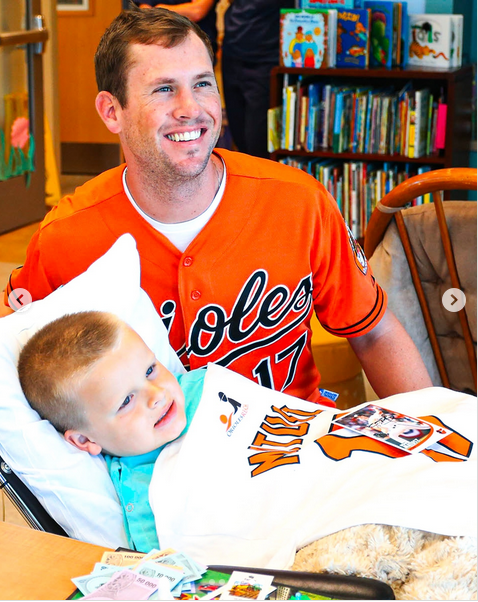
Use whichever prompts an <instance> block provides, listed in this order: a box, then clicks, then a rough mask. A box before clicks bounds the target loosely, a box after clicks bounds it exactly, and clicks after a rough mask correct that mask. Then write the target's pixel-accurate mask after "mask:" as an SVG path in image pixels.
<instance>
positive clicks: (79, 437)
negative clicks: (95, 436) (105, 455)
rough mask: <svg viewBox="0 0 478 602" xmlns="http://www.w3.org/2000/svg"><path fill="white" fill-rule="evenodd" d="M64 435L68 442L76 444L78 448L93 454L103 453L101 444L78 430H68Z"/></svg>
mask: <svg viewBox="0 0 478 602" xmlns="http://www.w3.org/2000/svg"><path fill="white" fill-rule="evenodd" d="M64 437H65V441H68V443H71V444H72V445H74V446H75V447H77V448H78V449H81V450H82V451H86V452H88V453H89V454H91V455H92V456H97V455H98V454H100V453H101V449H102V448H101V445H98V444H97V443H95V442H94V441H91V439H88V437H86V435H83V434H82V433H80V432H78V431H73V430H71V429H70V430H68V431H66V433H65V434H64Z"/></svg>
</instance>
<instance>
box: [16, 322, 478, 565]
mask: <svg viewBox="0 0 478 602" xmlns="http://www.w3.org/2000/svg"><path fill="white" fill-rule="evenodd" d="M18 370H19V377H20V382H21V385H22V388H23V390H24V392H25V396H26V397H27V399H28V400H29V401H30V403H31V405H32V406H33V408H35V409H36V410H37V411H38V412H39V413H40V415H41V416H43V417H44V418H47V419H48V420H50V422H52V423H53V424H54V426H55V427H56V428H57V429H58V430H59V431H60V432H62V433H64V436H65V438H66V440H67V441H69V442H70V443H71V444H72V445H75V446H76V447H78V448H79V449H81V450H84V451H87V452H89V453H91V454H99V453H100V452H104V453H105V454H106V460H107V464H108V467H109V471H110V475H111V478H112V480H113V483H114V485H115V488H116V491H117V493H118V496H119V499H120V503H121V506H122V508H123V515H124V522H125V528H126V533H127V535H128V538H129V545H130V546H131V547H134V548H136V549H138V550H141V551H148V550H150V549H151V548H153V547H159V542H158V535H157V533H159V534H160V536H159V537H160V539H161V542H160V543H161V546H162V547H173V548H175V549H179V550H183V551H184V552H186V553H188V554H190V555H191V556H193V557H194V558H195V559H196V560H197V561H199V562H203V563H204V564H221V563H222V564H232V565H246V566H257V567H260V566H275V567H287V566H290V565H291V564H292V561H293V557H294V555H295V552H296V550H297V549H299V548H301V547H303V546H304V545H306V544H307V543H310V542H311V541H314V540H315V539H319V538H320V537H323V536H325V535H328V534H330V533H333V532H336V531H339V530H341V529H344V528H347V527H350V526H354V525H357V524H366V523H378V524H389V525H398V526H404V527H409V528H410V527H412V528H416V529H421V530H425V531H430V532H433V533H441V534H445V535H472V534H474V533H475V532H476V530H475V522H474V521H476V472H475V468H476V453H475V452H474V451H473V448H474V441H475V440H476V434H475V433H474V432H472V429H471V430H470V428H469V426H468V423H469V422H470V416H471V414H470V410H471V409H472V408H471V406H470V404H469V402H468V400H467V401H466V403H465V402H460V403H456V404H455V402H452V403H449V400H448V397H447V396H446V395H445V400H444V401H443V403H439V402H438V401H437V400H436V399H435V398H436V396H437V394H436V393H434V392H432V397H433V404H431V406H430V404H429V402H427V400H425V399H424V400H419V399H418V397H414V399H413V401H412V400H409V401H408V402H406V403H405V407H404V408H403V409H404V413H409V412H410V409H411V408H415V411H418V412H420V413H421V412H426V413H425V414H424V415H422V416H421V417H422V418H425V419H426V418H427V416H428V418H429V419H430V420H432V421H435V424H437V425H440V424H441V425H446V426H447V428H450V429H452V430H451V434H450V435H449V436H448V437H447V438H446V439H443V444H442V445H435V446H433V447H432V448H430V449H427V450H424V452H423V453H422V452H420V453H417V454H407V453H406V452H404V451H402V450H396V449H395V448H393V447H391V446H388V445H386V444H385V443H383V442H381V441H375V440H373V439H369V438H367V437H363V436H361V435H360V434H359V435H354V434H350V432H348V431H347V429H343V428H340V427H338V426H337V425H334V424H332V423H331V420H332V419H333V418H334V416H336V413H335V412H334V411H333V410H332V411H331V410H330V409H328V408H326V407H325V406H321V405H317V404H312V403H310V402H307V401H303V400H300V399H298V398H294V397H292V396H288V395H281V394H280V393H278V392H276V391H270V390H268V389H266V388H258V387H257V385H255V384H253V383H251V382H250V381H249V380H248V379H245V378H244V377H242V376H239V375H237V374H235V373H234V372H232V371H228V370H226V369H224V368H222V367H220V366H217V365H214V364H212V365H211V366H210V367H209V369H208V378H207V379H205V372H204V371H203V370H193V371H191V372H189V373H187V374H185V375H182V376H179V377H177V378H176V377H175V376H174V375H172V374H171V373H170V372H169V371H168V370H167V369H166V368H165V367H164V366H162V365H161V364H159V363H158V362H157V361H156V359H155V357H154V354H153V353H152V352H151V350H150V349H149V348H148V347H147V346H146V344H145V343H144V341H143V340H142V339H141V338H140V337H139V336H138V335H137V334H136V333H135V332H134V331H133V330H132V329H131V328H129V327H128V326H127V325H126V324H124V323H123V322H121V321H120V320H119V319H118V318H116V317H115V316H112V315H111V314H105V313H101V312H85V313H79V314H73V315H70V316H65V317H63V318H60V319H59V320H56V321H55V322H52V323H50V324H49V325H47V326H45V327H44V328H43V329H41V330H40V331H39V332H38V333H36V334H35V335H34V336H33V337H32V338H31V339H30V341H29V342H28V343H27V344H26V345H25V347H24V349H23V350H22V352H21V355H20V359H19V364H18ZM209 375H211V378H209ZM239 381H240V383H239ZM200 399H201V404H200V405H199V400H200ZM252 399H253V402H251V400H252ZM389 401H390V402H391V403H392V405H393V406H394V407H392V408H389V409H391V410H392V411H393V410H396V411H399V412H401V411H402V410H401V408H400V407H399V406H400V404H398V405H395V404H394V402H393V400H392V399H390V400H389ZM431 407H433V412H434V415H433V416H431V415H430V414H429V413H428V412H429V411H430V408H431ZM472 407H473V409H475V407H476V404H474V403H473V405H472ZM405 408H406V409H405ZM406 410H408V412H407V411H406ZM435 410H436V411H437V413H436V414H435ZM440 412H443V413H442V414H441V413H440ZM339 413H340V412H339ZM194 414H195V418H194V422H193V423H192V424H191V421H192V417H193V415H194ZM440 416H441V418H440ZM437 420H438V422H436V421H437ZM441 420H445V423H443V422H441ZM189 427H190V428H189ZM455 428H459V429H460V430H462V429H463V430H464V431H465V432H466V431H467V430H470V434H471V436H472V439H470V438H469V437H466V436H463V435H462V434H460V432H459V431H458V430H455ZM187 429H189V432H188V436H187V437H185V438H184V439H182V440H181V441H179V440H178V438H179V437H180V436H181V434H183V433H184V432H185V431H186V430H187ZM169 442H171V444H170V445H168V447H167V449H164V453H161V454H160V452H161V451H162V450H163V447H164V446H165V444H166V443H169ZM472 451H473V453H472ZM158 456H159V457H158ZM153 468H154V472H153ZM211 475H215V476H216V480H217V487H216V489H214V488H213V489H212V490H208V489H207V487H208V486H209V484H210V476H211ZM206 478H207V479H206ZM205 479H206V480H205ZM185 485H187V488H188V489H187V491H191V492H194V494H192V495H187V491H186V490H185ZM150 504H151V505H150ZM457 508H459V511H458V512H457V511H456V510H457ZM153 510H154V514H153ZM247 562H249V563H250V564H247Z"/></svg>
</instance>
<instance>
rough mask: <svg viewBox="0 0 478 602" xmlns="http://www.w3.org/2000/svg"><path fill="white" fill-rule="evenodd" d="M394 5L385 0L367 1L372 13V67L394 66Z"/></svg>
mask: <svg viewBox="0 0 478 602" xmlns="http://www.w3.org/2000/svg"><path fill="white" fill-rule="evenodd" d="M393 5H394V2H387V1H385V0H383V1H380V0H366V1H365V3H364V7H365V8H370V9H371V11H372V21H371V25H370V67H387V68H388V67H391V66H392V64H393Z"/></svg>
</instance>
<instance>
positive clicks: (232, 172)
mask: <svg viewBox="0 0 478 602" xmlns="http://www.w3.org/2000/svg"><path fill="white" fill-rule="evenodd" d="M213 58H214V57H213V53H212V49H211V46H210V43H209V40H208V38H207V36H206V35H205V34H204V33H203V32H202V30H201V29H200V28H199V27H198V26H197V25H195V24H194V23H192V22H191V21H189V20H188V19H187V18H185V17H182V16H180V15H178V14H176V13H174V12H172V11H169V10H166V9H155V10H151V11H144V10H141V9H136V10H134V9H132V10H128V11H123V12H122V13H121V14H120V15H118V17H116V19H115V20H114V21H113V23H112V24H111V25H110V26H109V27H108V29H107V30H106V32H105V34H104V35H103V37H102V39H101V41H100V44H99V46H98V50H97V53H96V56H95V67H96V77H97V83H98V89H99V93H98V96H97V99H96V107H97V110H98V113H99V115H100V116H101V118H102V120H103V121H104V123H105V125H106V127H107V128H108V129H109V130H110V131H111V132H113V133H115V134H118V136H119V139H120V141H121V145H122V148H123V152H124V157H125V160H126V165H121V166H119V167H117V168H114V169H112V170H110V171H107V172H105V173H103V174H101V175H100V176H98V177H96V178H94V179H93V180H91V181H90V182H88V183H86V184H85V185H84V186H82V187H81V188H78V189H77V190H76V191H75V193H74V194H73V195H72V196H68V197H66V198H64V199H62V201H61V202H60V204H59V205H58V207H56V208H55V209H53V210H52V211H51V212H50V213H49V214H48V215H47V217H46V218H45V220H44V221H43V223H42V224H41V226H40V228H39V230H38V232H37V233H36V234H35V235H34V237H33V238H32V241H31V243H30V245H29V248H28V254H27V260H26V262H25V265H24V266H23V267H22V268H20V269H18V270H15V271H14V272H13V274H12V276H11V278H10V281H9V284H8V287H7V289H6V297H5V298H6V299H7V295H8V294H9V293H10V291H11V290H12V289H15V288H23V289H26V290H28V291H29V292H30V293H31V295H32V297H33V299H34V300H35V299H40V298H43V297H45V296H46V295H48V294H49V293H50V292H52V291H53V290H55V289H56V288H58V287H59V286H61V285H62V284H65V283H66V282H68V281H69V280H71V279H72V278H74V277H75V276H77V275H78V274H80V273H82V272H83V271H85V270H86V269H87V268H88V266H89V265H91V263H92V262H93V261H95V260H96V259H97V258H98V257H99V256H101V255H103V254H104V253H105V252H106V251H107V250H108V249H109V248H110V247H111V245H112V244H113V243H114V242H115V240H116V239H117V238H118V237H119V236H121V235H122V234H124V233H125V232H129V233H131V234H132V235H133V237H134V238H135V240H136V242H137V246H138V251H139V254H140V257H141V286H142V287H143V288H144V289H145V290H146V292H147V293H148V294H149V296H150V297H151V299H152V300H153V302H154V304H155V307H156V309H157V311H158V313H159V314H160V316H161V317H162V319H163V321H164V323H165V325H166V328H167V329H168V334H169V340H170V343H171V345H172V347H173V348H174V349H175V351H176V352H177V354H178V356H179V357H180V358H181V360H182V362H183V363H184V365H185V366H186V367H187V368H199V367H202V366H206V365H207V364H208V362H215V363H218V364H220V365H222V366H225V367H228V368H230V369H231V370H234V371H236V372H238V373H240V374H243V375H244V376H246V377H247V378H250V379H252V380H255V381H256V382H258V383H259V384H261V385H264V386H267V387H270V388H272V389H276V390H279V391H284V392H285V393H288V394H290V395H295V396H297V397H300V398H303V399H309V400H312V401H322V402H323V403H327V401H326V400H325V399H324V398H322V397H321V395H320V392H319V388H318V386H319V382H320V374H319V372H318V370H317V368H316V366H315V364H314V360H313V356H312V352H311V343H310V342H311V328H310V318H311V315H312V313H313V312H314V311H315V313H316V314H317V316H318V318H319V320H320V322H321V323H322V325H323V326H324V327H325V328H326V329H327V330H328V331H329V332H331V333H333V334H335V335H338V336H343V337H347V338H348V339H349V340H350V343H351V345H352V347H353V349H354V351H355V352H356V354H357V356H358V357H359V360H360V361H361V363H362V365H363V367H364V369H365V371H366V373H367V376H368V378H369V380H370V382H371V384H372V386H373V387H374V389H375V391H376V392H377V394H378V395H379V396H381V397H384V396H386V395H391V394H394V393H399V392H403V391H408V390H414V389H419V388H423V387H427V386H431V384H432V383H431V381H430V378H429V376H428V374H427V372H426V369H425V367H424V364H423V362H422V360H421V358H420V356H419V354H418V351H417V350H416V348H415V346H414V344H413V342H412V341H411V339H410V338H409V337H408V335H407V334H406V332H405V331H404V329H403V328H402V327H401V325H400V324H399V322H398V321H397V320H396V318H395V317H394V316H393V314H392V313H391V312H390V311H389V310H387V307H386V306H387V302H386V295H385V294H384V293H383V291H382V289H381V288H380V287H379V286H378V285H377V283H376V282H375V279H374V278H373V276H372V274H371V271H370V268H369V266H368V264H367V261H366V259H365V257H364V255H363V252H362V250H361V249H360V246H359V245H358V244H357V243H356V241H355V240H354V238H353V236H352V234H351V232H350V230H349V229H348V228H347V227H346V225H345V223H344V220H343V218H342V216H341V214H340V212H339V210H338V208H337V204H336V202H335V200H334V199H333V198H332V197H331V196H330V194H329V193H328V192H327V191H326V190H325V189H324V187H323V186H322V185H321V184H320V183H319V182H317V181H316V180H315V179H314V178H312V177H311V176H309V175H307V174H305V173H304V172H302V171H300V170H298V169H295V168H292V167H288V166H284V165H281V164H279V163H276V162H272V161H268V160H266V159H258V158H255V157H250V156H248V155H244V154H241V153H236V152H230V151H226V150H223V149H216V148H215V145H216V142H217V140H218V136H219V132H220V128H221V102H220V97H219V93H218V88H217V84H216V80H215V76H214V70H213Z"/></svg>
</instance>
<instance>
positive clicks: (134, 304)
mask: <svg viewBox="0 0 478 602" xmlns="http://www.w3.org/2000/svg"><path fill="white" fill-rule="evenodd" d="M87 310H100V311H109V312H112V313H114V314H116V315H117V316H118V317H120V318H121V319H123V320H124V321H125V322H127V323H128V324H129V325H130V326H131V327H132V328H134V329H135V330H136V331H137V332H138V334H139V335H140V336H142V337H143V339H144V340H145V341H146V343H147V345H149V347H150V348H151V349H152V350H153V351H154V353H155V354H156V357H157V359H158V361H160V362H161V363H163V364H164V365H165V366H167V367H168V368H169V369H170V370H171V371H172V372H173V373H176V374H178V373H182V372H184V368H183V366H182V364H181V362H180V361H179V359H178V357H177V355H176V354H175V352H174V350H173V349H172V348H171V346H170V345H169V341H168V335H167V332H166V328H165V326H164V324H163V322H162V320H161V318H160V317H159V315H158V314H157V312H156V310H155V308H154V305H153V303H152V302H151V300H150V298H149V297H148V295H147V294H146V292H145V291H144V290H143V289H141V288H140V262H139V254H138V251H137V249H136V243H135V240H134V238H133V237H132V236H131V235H130V234H125V235H123V236H121V237H120V238H119V239H118V240H117V241H116V242H115V243H114V245H113V246H112V247H111V248H110V249H109V251H107V253H105V254H104V255H103V256H102V257H100V258H99V259H98V260H97V261H95V262H94V263H93V264H92V265H91V266H90V267H89V268H88V269H87V270H86V272H84V273H83V274H80V275H79V276H77V277H76V278H74V279H73V280H71V281H70V282H69V283H68V284H66V285H65V286H63V287H61V288H59V289H57V290H56V291H54V292H53V293H51V294H50V295H48V297H46V298H45V299H42V300H40V301H35V302H33V303H32V304H31V305H30V306H29V307H28V309H26V310H23V311H21V312H16V313H14V314H11V315H9V316H7V317H5V318H1V319H0V454H1V455H2V456H3V458H4V460H5V461H6V462H7V463H8V464H9V465H10V466H11V468H12V469H13V471H14V472H15V473H16V474H17V475H18V476H19V477H20V478H21V479H22V480H23V481H24V482H25V483H26V484H27V485H28V487H29V488H30V489H31V490H32V492H33V493H34V495H35V496H36V497H37V499H38V500H39V501H40V502H41V503H42V504H43V506H44V507H45V508H46V510H47V511H48V513H49V514H50V515H51V516H52V517H53V518H54V519H55V520H56V522H57V523H58V524H60V525H61V526H62V527H63V529H64V530H65V531H66V532H67V533H68V534H69V535H70V536H71V537H74V538H75V539H80V540H82V541H87V542H90V543H95V544H98V545H103V546H109V547H113V548H115V547H117V546H125V545H127V540H126V535H125V531H124V526H123V517H122V512H121V507H120V504H119V502H118V498H117V496H116V492H115V490H114V487H113V484H112V482H111V479H110V477H109V474H108V471H107V469H106V464H105V461H104V459H103V458H102V457H101V456H90V455H89V454H87V453H85V452H82V451H80V450H79V449H77V448H75V447H74V446H72V445H70V444H69V443H67V442H66V441H65V440H64V439H63V437H62V435H60V434H59V433H58V432H57V431H56V430H55V429H54V427H53V426H52V425H51V424H50V423H49V422H48V421H46V420H41V419H40V417H39V415H38V414H37V412H35V411H34V410H33V409H32V408H31V407H30V406H29V404H28V402H27V400H26V399H25V397H24V395H23V392H22V389H21V387H20V383H19V380H18V372H17V362H18V357H19V354H20V350H21V348H22V346H23V345H24V344H25V343H26V341H27V340H28V339H29V338H30V337H31V336H32V335H33V334H34V333H35V332H36V331H37V330H38V329H39V328H41V327H42V326H44V325H45V324H48V323H49V322H51V321H52V320H55V319H56V318H59V317H60V316H62V315H64V314H67V313H75V312H78V311H87Z"/></svg>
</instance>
